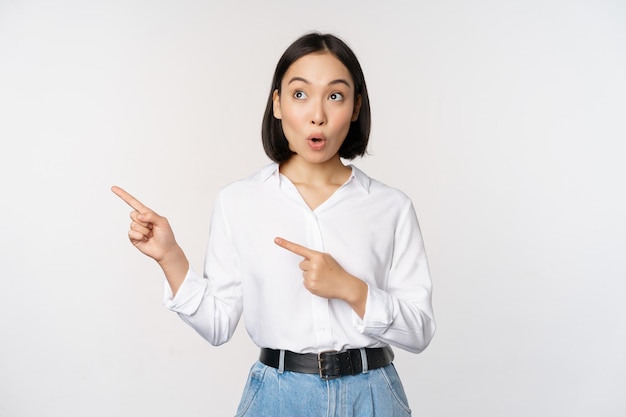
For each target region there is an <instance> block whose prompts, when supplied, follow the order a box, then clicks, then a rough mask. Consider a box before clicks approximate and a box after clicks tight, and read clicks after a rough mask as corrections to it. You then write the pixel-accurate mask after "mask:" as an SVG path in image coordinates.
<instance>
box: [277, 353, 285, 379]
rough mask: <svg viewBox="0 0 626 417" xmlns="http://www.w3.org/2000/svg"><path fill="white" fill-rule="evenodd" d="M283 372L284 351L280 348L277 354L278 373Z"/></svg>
mask: <svg viewBox="0 0 626 417" xmlns="http://www.w3.org/2000/svg"><path fill="white" fill-rule="evenodd" d="M283 372H285V351H284V349H281V350H280V355H279V356H278V373H279V374H282V373H283Z"/></svg>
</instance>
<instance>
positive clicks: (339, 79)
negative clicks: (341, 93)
mask: <svg viewBox="0 0 626 417" xmlns="http://www.w3.org/2000/svg"><path fill="white" fill-rule="evenodd" d="M295 81H302V82H303V83H305V84H311V82H310V81H309V80H307V79H306V78H302V77H293V78H292V79H291V80H289V82H288V83H287V85H289V84H291V83H292V82H295ZM335 84H345V85H346V86H348V87H350V83H349V82H348V81H346V80H344V79H343V78H338V79H336V80H332V81H331V82H329V83H328V85H335Z"/></svg>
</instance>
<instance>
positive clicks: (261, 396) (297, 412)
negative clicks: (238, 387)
mask: <svg viewBox="0 0 626 417" xmlns="http://www.w3.org/2000/svg"><path fill="white" fill-rule="evenodd" d="M410 415H411V410H410V408H409V406H408V403H407V399H406V395H405V393H404V389H403V388H402V383H401V382H400V378H399V377H398V374H397V372H396V369H395V367H394V366H393V364H391V365H387V366H385V367H383V368H378V369H371V370H369V371H368V372H367V373H362V374H358V375H352V376H344V377H341V378H337V379H331V380H328V381H325V380H323V379H321V378H320V377H319V375H314V374H302V373H297V372H289V371H285V372H282V373H280V372H279V371H278V369H275V368H271V367H269V366H267V365H264V364H262V363H261V362H256V363H255V364H254V365H253V366H252V369H250V374H249V376H248V381H247V383H246V387H245V388H244V392H243V395H242V397H241V402H240V404H239V408H238V409H237V415H236V416H237V417H243V416H246V417H300V416H302V417H408V416H410Z"/></svg>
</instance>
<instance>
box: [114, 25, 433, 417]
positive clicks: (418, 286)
mask: <svg viewBox="0 0 626 417" xmlns="http://www.w3.org/2000/svg"><path fill="white" fill-rule="evenodd" d="M369 131H370V108H369V98H368V95H367V88H366V85H365V79H364V76H363V72H362V70H361V66H360V64H359V62H358V60H357V58H356V56H355V55H354V53H353V52H352V51H351V50H350V48H349V47H348V46H347V45H346V44H345V43H344V42H343V41H341V40H340V39H338V38H337V37H335V36H333V35H328V34H319V33H311V34H307V35H305V36H303V37H301V38H299V39H298V40H296V41H295V42H294V43H293V44H292V45H291V46H289V48H287V50H286V51H285V53H284V54H283V56H282V57H281V59H280V60H279V62H278V65H277V67H276V71H275V74H274V79H273V82H272V88H271V90H270V95H269V97H268V103H267V108H266V111H265V117H264V120H263V129H262V137H263V146H264V149H265V152H266V153H267V155H268V156H269V157H270V158H271V159H272V160H273V161H274V162H273V163H272V164H270V165H268V166H266V167H264V168H263V169H261V170H260V171H259V172H257V173H256V174H254V175H252V176H250V177H248V178H246V179H244V180H241V181H237V182H235V183H233V184H230V185H228V186H227V187H225V188H223V189H222V190H221V191H220V193H219V195H218V197H217V201H216V204H215V207H214V211H213V216H212V219H211V231H210V234H209V244H208V249H207V254H206V260H205V265H204V276H200V275H199V274H197V273H196V272H195V271H194V270H193V268H191V267H190V266H189V262H188V261H187V258H186V257H185V255H184V253H183V251H182V249H181V248H180V247H179V246H178V244H177V243H176V240H175V239H174V235H173V233H172V230H171V228H170V226H169V224H168V222H167V220H166V219H165V218H164V217H162V216H159V215H158V214H156V213H155V212H154V211H152V210H150V209H149V208H147V207H146V206H144V205H143V204H141V203H140V202H139V201H137V200H136V199H135V198H133V197H132V196H131V195H130V194H128V193H126V192H125V191H124V190H122V189H120V188H118V187H113V191H114V192H115V193H116V194H117V195H118V196H120V197H121V198H122V199H124V201H126V202H127V203H128V204H129V205H131V207H133V208H134V211H133V212H132V213H131V218H132V220H133V222H132V224H131V228H130V231H129V238H130V240H131V242H132V243H133V244H134V245H135V246H136V247H137V248H138V249H139V250H140V251H142V252H143V253H145V254H146V255H148V256H150V257H152V258H154V259H155V260H156V261H157V262H158V263H159V265H160V266H161V267H162V269H163V271H164V273H165V276H166V279H167V282H168V284H169V285H168V286H167V288H168V292H169V293H168V294H166V299H165V304H166V306H167V307H168V308H170V309H172V310H173V311H176V312H177V313H178V314H179V315H180V317H181V318H182V319H183V320H184V321H185V322H187V323H188V324H190V325H191V326H192V327H193V328H194V329H195V330H196V331H197V332H198V333H199V334H200V335H201V336H202V337H204V338H205V339H206V340H207V341H209V342H210V343H211V344H214V345H219V344H222V343H225V342H227V341H228V340H229V339H230V338H231V336H232V334H233V332H234V330H235V328H236V326H237V323H238V321H239V318H240V316H241V313H242V311H243V310H245V311H246V320H245V321H246V329H247V331H248V334H249V335H250V337H251V339H252V340H253V342H254V343H256V344H257V345H258V346H259V347H260V348H261V355H260V358H259V361H257V362H256V363H255V364H254V365H253V367H252V369H251V371H250V375H249V377H248V382H247V384H246V388H245V390H244V393H243V396H242V400H241V403H240V405H239V408H238V411H237V416H244V415H246V416H272V417H280V416H290V417H291V416H296V415H307V416H335V415H336V416H383V417H391V416H405V415H410V409H409V407H408V404H407V400H406V395H405V394H404V391H403V388H402V385H401V382H400V380H399V378H398V375H397V373H396V371H395V368H394V365H393V364H392V360H393V352H392V351H391V348H390V345H393V346H397V347H400V348H402V349H406V350H408V351H411V352H416V353H417V352H421V351H422V350H423V349H425V348H426V346H427V345H428V344H429V342H430V340H431V339H432V337H433V334H434V330H435V322H434V317H433V313H432V306H431V280H430V275H429V271H428V265H427V260H426V255H425V252H424V246H423V242H422V238H421V233H420V230H419V225H418V223H417V218H416V215H415V211H414V209H413V205H412V203H411V201H410V199H409V198H408V197H407V196H406V195H404V194H403V193H401V192H400V191H398V190H395V189H393V188H390V187H388V186H385V185H383V184H382V183H380V182H378V181H376V180H374V179H371V178H369V177H368V176H367V175H365V174H364V173H363V172H362V171H360V170H359V169H358V168H356V167H354V166H352V165H347V166H346V165H344V163H343V162H342V159H353V158H355V157H357V156H362V155H363V154H364V153H365V151H366V148H367V143H368V139H369Z"/></svg>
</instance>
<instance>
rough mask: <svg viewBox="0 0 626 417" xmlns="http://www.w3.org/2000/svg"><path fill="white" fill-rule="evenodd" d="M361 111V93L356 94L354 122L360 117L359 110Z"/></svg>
mask: <svg viewBox="0 0 626 417" xmlns="http://www.w3.org/2000/svg"><path fill="white" fill-rule="evenodd" d="M360 111H361V95H360V94H359V95H358V96H356V100H355V101H354V111H353V112H352V120H351V121H352V122H356V121H357V119H358V118H359V112H360Z"/></svg>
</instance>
